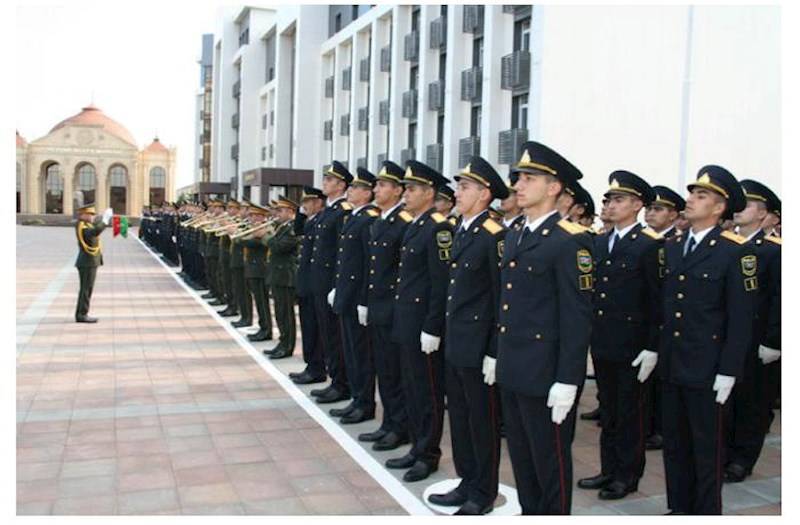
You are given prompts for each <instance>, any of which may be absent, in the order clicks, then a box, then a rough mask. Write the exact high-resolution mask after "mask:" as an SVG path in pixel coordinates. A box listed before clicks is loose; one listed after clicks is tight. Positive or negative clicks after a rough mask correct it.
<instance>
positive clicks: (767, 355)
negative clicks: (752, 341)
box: [758, 345, 781, 365]
mask: <svg viewBox="0 0 800 525" xmlns="http://www.w3.org/2000/svg"><path fill="white" fill-rule="evenodd" d="M758 358H759V359H761V362H762V363H764V364H765V365H768V364H770V363H772V362H774V361H777V360H778V359H780V358H781V351H780V350H775V349H774V348H769V347H766V346H764V345H759V347H758Z"/></svg>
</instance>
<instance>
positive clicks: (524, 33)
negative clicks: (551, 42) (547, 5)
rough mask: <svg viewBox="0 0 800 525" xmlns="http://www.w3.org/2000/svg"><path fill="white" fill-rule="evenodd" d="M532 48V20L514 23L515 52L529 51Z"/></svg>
mask: <svg viewBox="0 0 800 525" xmlns="http://www.w3.org/2000/svg"><path fill="white" fill-rule="evenodd" d="M530 46H531V19H530V18H526V19H524V20H519V21H517V22H514V51H520V50H524V51H529V50H530Z"/></svg>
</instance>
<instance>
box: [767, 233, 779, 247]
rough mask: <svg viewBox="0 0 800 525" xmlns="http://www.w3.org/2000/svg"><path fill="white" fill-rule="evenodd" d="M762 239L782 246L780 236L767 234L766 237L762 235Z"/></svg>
mask: <svg viewBox="0 0 800 525" xmlns="http://www.w3.org/2000/svg"><path fill="white" fill-rule="evenodd" d="M764 239H765V240H767V241H769V242H772V243H775V244H777V245H778V246H783V239H781V238H780V237H775V236H774V235H767V236H766V237H764Z"/></svg>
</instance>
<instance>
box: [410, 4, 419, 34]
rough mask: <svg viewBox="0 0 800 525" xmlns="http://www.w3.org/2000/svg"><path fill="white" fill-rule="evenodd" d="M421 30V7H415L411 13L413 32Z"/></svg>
mask: <svg viewBox="0 0 800 525" xmlns="http://www.w3.org/2000/svg"><path fill="white" fill-rule="evenodd" d="M417 29H419V6H414V8H413V9H412V11H411V30H412V31H416V30H417Z"/></svg>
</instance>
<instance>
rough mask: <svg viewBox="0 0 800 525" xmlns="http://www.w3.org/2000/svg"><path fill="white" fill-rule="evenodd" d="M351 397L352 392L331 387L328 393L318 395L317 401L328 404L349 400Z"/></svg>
mask: <svg viewBox="0 0 800 525" xmlns="http://www.w3.org/2000/svg"><path fill="white" fill-rule="evenodd" d="M348 399H350V394H348V393H346V392H339V391H338V390H336V389H335V388H334V389H331V391H330V392H328V393H327V394H324V395H321V396H318V397H317V403H319V404H320V405H327V404H330V403H338V402H339V401H347V400H348Z"/></svg>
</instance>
